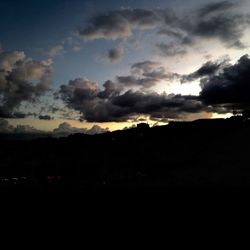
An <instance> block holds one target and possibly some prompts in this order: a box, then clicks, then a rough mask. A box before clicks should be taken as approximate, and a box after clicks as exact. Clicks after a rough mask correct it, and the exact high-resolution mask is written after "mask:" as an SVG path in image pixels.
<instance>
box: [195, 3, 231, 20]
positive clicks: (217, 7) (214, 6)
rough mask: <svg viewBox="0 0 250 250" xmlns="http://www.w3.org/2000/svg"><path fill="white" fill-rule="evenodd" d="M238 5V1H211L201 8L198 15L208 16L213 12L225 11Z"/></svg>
mask: <svg viewBox="0 0 250 250" xmlns="http://www.w3.org/2000/svg"><path fill="white" fill-rule="evenodd" d="M235 7H236V3H233V2H230V1H222V2H215V3H209V4H207V5H205V6H203V7H202V8H200V10H199V12H198V15H199V16H200V17H206V16H208V15H212V14H215V13H216V14H218V13H220V14H221V13H223V12H224V11H227V10H230V9H232V8H235Z"/></svg>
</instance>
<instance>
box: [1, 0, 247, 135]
mask: <svg viewBox="0 0 250 250" xmlns="http://www.w3.org/2000/svg"><path fill="white" fill-rule="evenodd" d="M249 23H250V3H249V1H247V0H242V1H241V0H240V1H236V0H230V1H229V0H228V1H227V0H217V1H216V0H215V1H210V0H209V1H205V0H175V1H174V0H164V1H163V0H154V1H153V0H151V1H150V0H141V1H132V0H131V1H128V0H127V1H125V0H123V1H122V0H115V1H114V0H113V1H100V0H92V1H84V0H53V1H48V0H44V1H39V2H37V1H32V0H23V1H18V0H0V133H1V132H4V133H17V132H20V131H21V132H31V133H37V132H42V131H53V132H57V133H58V132H69V133H70V132H79V131H80V132H84V133H91V134H93V133H101V132H105V131H107V130H111V131H113V130H116V129H123V128H124V127H131V126H135V124H138V123H140V122H147V123H149V124H150V125H152V126H154V125H162V124H167V123H168V122H169V121H171V120H194V119H199V118H217V117H228V116H230V115H231V114H232V112H237V113H239V114H241V113H243V112H244V111H246V110H248V109H249V107H248V106H249V101H248V99H249V90H250V88H249V86H248V85H249V84H248V79H250V78H249V76H250V59H249V58H248V54H249V44H250V43H249V37H250V34H249V32H250V31H249V28H248V27H249Z"/></svg>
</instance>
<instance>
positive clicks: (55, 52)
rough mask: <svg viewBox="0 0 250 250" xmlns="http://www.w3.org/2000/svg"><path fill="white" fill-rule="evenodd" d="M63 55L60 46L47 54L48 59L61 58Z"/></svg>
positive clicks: (51, 49) (62, 48)
mask: <svg viewBox="0 0 250 250" xmlns="http://www.w3.org/2000/svg"><path fill="white" fill-rule="evenodd" d="M64 53H65V50H64V47H63V46H62V45H57V46H54V47H52V48H50V49H49V50H48V52H47V55H48V56H49V57H56V56H61V55H63V54H64Z"/></svg>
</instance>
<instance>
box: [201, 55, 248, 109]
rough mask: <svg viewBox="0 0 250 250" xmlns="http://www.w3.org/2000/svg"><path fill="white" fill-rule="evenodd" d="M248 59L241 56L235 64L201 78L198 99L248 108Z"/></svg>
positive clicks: (208, 103) (207, 103)
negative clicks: (200, 89)
mask: <svg viewBox="0 0 250 250" xmlns="http://www.w3.org/2000/svg"><path fill="white" fill-rule="evenodd" d="M249 79H250V59H249V56H248V55H244V56H242V57H241V58H240V59H239V61H238V62H237V63H236V64H235V65H231V66H227V67H225V68H224V69H223V70H222V72H221V73H219V74H217V75H212V76H210V77H208V78H205V79H203V80H201V87H202V91H201V93H200V99H201V100H202V102H203V103H204V104H206V105H214V106H217V105H224V106H228V107H230V108H232V107H233V106H234V107H236V108H237V107H238V108H240V109H242V110H245V109H249V108H250V98H249V96H250V84H249Z"/></svg>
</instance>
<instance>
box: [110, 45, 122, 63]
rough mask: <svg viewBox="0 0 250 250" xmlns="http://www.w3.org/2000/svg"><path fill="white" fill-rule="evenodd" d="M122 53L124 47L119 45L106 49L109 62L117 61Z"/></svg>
mask: <svg viewBox="0 0 250 250" xmlns="http://www.w3.org/2000/svg"><path fill="white" fill-rule="evenodd" d="M124 53H125V52H124V49H123V48H121V47H118V48H114V49H111V50H109V51H108V55H107V58H108V61H109V62H111V63H113V62H118V61H120V60H121V59H122V58H123V56H124Z"/></svg>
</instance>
